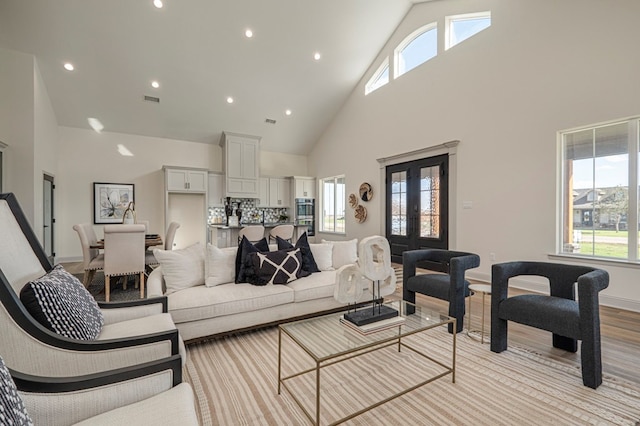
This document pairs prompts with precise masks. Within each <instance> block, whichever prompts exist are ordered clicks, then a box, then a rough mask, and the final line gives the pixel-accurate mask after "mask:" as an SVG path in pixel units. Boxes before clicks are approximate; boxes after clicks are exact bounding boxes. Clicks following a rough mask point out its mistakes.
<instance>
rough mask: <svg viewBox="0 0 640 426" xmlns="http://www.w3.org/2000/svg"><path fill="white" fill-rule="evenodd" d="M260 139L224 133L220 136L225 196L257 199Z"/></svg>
mask: <svg viewBox="0 0 640 426" xmlns="http://www.w3.org/2000/svg"><path fill="white" fill-rule="evenodd" d="M259 142H260V138H259V137H256V136H248V135H240V134H236V133H229V132H224V133H223V134H222V152H223V167H224V173H225V195H226V196H227V197H234V198H258V178H259V170H258V169H259V165H260V151H259Z"/></svg>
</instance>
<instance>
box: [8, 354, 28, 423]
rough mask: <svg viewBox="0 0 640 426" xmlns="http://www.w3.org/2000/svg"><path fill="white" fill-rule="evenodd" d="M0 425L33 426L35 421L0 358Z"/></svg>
mask: <svg viewBox="0 0 640 426" xmlns="http://www.w3.org/2000/svg"><path fill="white" fill-rule="evenodd" d="M0 424H2V425H31V426H33V421H32V420H31V417H29V414H28V413H27V409H26V408H25V406H24V402H23V401H22V398H21V397H20V395H19V394H18V389H17V388H16V384H15V383H14V382H13V379H12V378H11V374H10V373H9V369H8V368H7V366H6V365H5V363H4V361H3V360H2V358H0Z"/></svg>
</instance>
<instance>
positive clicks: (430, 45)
mask: <svg viewBox="0 0 640 426" xmlns="http://www.w3.org/2000/svg"><path fill="white" fill-rule="evenodd" d="M437 54H438V27H437V24H436V23H435V22H432V23H430V24H427V25H425V26H423V27H421V28H418V29H417V30H416V31H414V32H413V33H411V34H409V36H408V37H406V38H405V39H404V40H402V43H400V44H399V45H398V47H396V48H395V51H394V57H395V62H394V65H395V67H394V73H393V76H394V77H393V78H398V77H400V76H401V75H402V74H404V73H406V72H408V71H411V70H412V69H414V68H415V67H417V66H418V65H420V64H422V63H424V62H426V61H428V60H429V59H431V58H433V57H434V56H436V55H437Z"/></svg>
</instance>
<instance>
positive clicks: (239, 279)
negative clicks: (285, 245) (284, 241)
mask: <svg viewBox="0 0 640 426" xmlns="http://www.w3.org/2000/svg"><path fill="white" fill-rule="evenodd" d="M266 251H269V243H268V242H267V239H266V238H263V239H261V240H260V241H258V242H257V243H255V244H252V243H251V241H249V240H248V239H247V237H245V236H244V235H243V236H242V241H240V245H239V246H238V253H237V254H236V283H246V282H248V281H247V271H246V269H247V266H249V268H251V264H252V263H248V262H247V259H248V256H249V254H250V253H256V252H266Z"/></svg>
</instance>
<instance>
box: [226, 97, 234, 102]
mask: <svg viewBox="0 0 640 426" xmlns="http://www.w3.org/2000/svg"><path fill="white" fill-rule="evenodd" d="M227 103H228V104H232V103H233V98H232V97H231V96H229V97H228V98H227Z"/></svg>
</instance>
